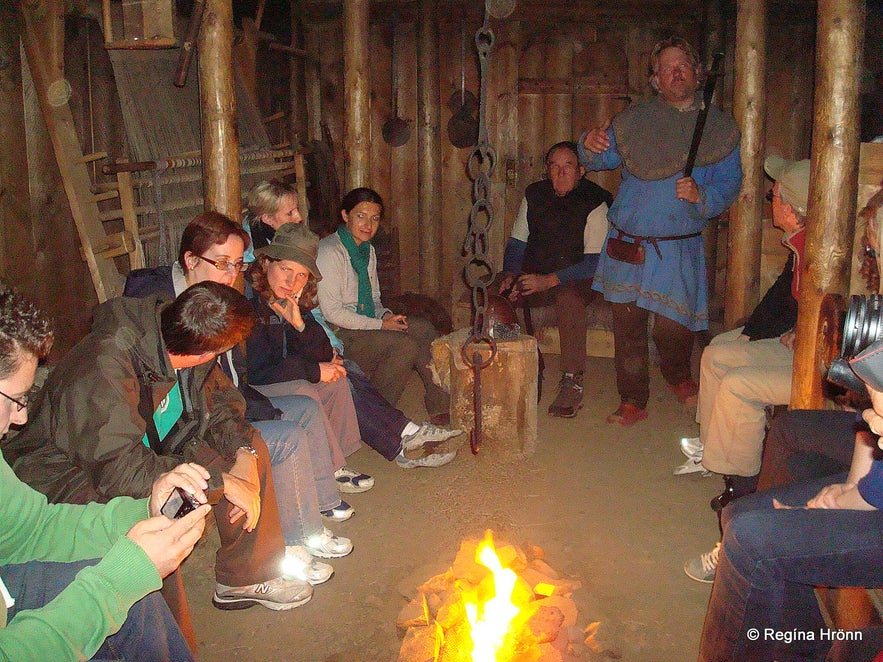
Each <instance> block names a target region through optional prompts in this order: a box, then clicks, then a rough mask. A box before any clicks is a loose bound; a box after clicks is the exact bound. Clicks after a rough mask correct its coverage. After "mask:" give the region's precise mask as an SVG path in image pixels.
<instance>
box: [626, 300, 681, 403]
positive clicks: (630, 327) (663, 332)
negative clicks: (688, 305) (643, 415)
mask: <svg viewBox="0 0 883 662" xmlns="http://www.w3.org/2000/svg"><path fill="white" fill-rule="evenodd" d="M612 309H613V346H614V351H615V352H616V358H615V360H614V364H615V366H616V388H617V390H618V391H619V400H620V402H622V403H623V404H625V403H628V404H631V405H634V406H636V407H639V408H640V409H646V407H647V401H648V400H649V399H650V372H649V363H650V352H649V346H648V341H649V338H648V333H647V323H648V321H649V319H650V311H649V310H645V309H644V308H640V307H639V306H637V305H636V304H635V303H634V302H631V303H614V304H612ZM694 338H695V334H694V333H693V332H692V331H690V330H689V329H688V328H687V327H685V326H683V325H681V324H678V323H677V322H675V321H673V320H670V319H668V318H667V317H663V316H662V315H654V320H653V342H654V343H656V349H658V350H659V369H660V370H661V371H662V376H663V377H664V378H665V381H667V382H668V383H669V384H671V385H672V386H676V385H677V384H680V383H681V382H684V381H686V380H688V379H690V378H691V373H690V357H691V356H692V354H693V340H694Z"/></svg>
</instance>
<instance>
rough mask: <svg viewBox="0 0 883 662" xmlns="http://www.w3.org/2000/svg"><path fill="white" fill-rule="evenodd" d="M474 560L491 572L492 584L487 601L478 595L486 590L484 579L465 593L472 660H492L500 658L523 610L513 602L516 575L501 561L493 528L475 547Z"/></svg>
mask: <svg viewBox="0 0 883 662" xmlns="http://www.w3.org/2000/svg"><path fill="white" fill-rule="evenodd" d="M475 560H476V562H478V563H480V564H481V565H483V566H485V567H486V568H488V569H489V570H490V571H491V576H490V578H489V579H490V580H491V582H492V584H491V585H490V586H487V587H486V588H487V594H488V595H487V598H486V599H485V600H484V601H482V600H480V599H479V597H478V593H479V591H480V590H482V592H484V588H485V587H484V584H485V582H482V586H479V588H478V589H476V590H475V591H471V592H470V594H469V595H466V596H464V603H465V608H466V616H467V618H468V619H469V624H470V626H471V636H472V651H471V653H472V660H473V662H489V661H492V660H497V659H498V654H499V653H500V651H501V650H503V647H504V642H505V639H506V636H507V635H508V634H509V632H510V630H511V629H512V625H513V621H514V620H515V618H516V617H517V615H518V613H519V611H520V607H519V606H518V605H517V604H515V603H514V602H513V601H512V597H513V593H514V590H515V582H516V580H517V575H516V574H515V573H514V572H513V571H512V570H510V569H509V568H504V567H503V565H502V563H500V558H499V557H498V556H497V553H496V550H495V548H494V540H493V536H492V534H491V532H490V531H488V532H487V533H486V534H485V539H484V540H482V541H481V542H480V543H479V545H478V547H477V548H476V550H475Z"/></svg>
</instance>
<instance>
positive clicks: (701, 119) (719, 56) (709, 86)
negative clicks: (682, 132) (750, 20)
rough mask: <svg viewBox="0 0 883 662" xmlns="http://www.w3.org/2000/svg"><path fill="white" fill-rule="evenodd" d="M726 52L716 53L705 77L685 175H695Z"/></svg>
mask: <svg viewBox="0 0 883 662" xmlns="http://www.w3.org/2000/svg"><path fill="white" fill-rule="evenodd" d="M723 62H724V54H723V53H715V54H714V60H713V61H712V63H711V70H710V71H709V72H708V76H707V78H706V79H705V90H704V91H703V92H702V101H703V103H702V109H701V110H700V111H699V115H698V116H697V117H696V127H695V128H694V129H693V142H692V143H690V151H689V152H688V153H687V164H686V165H685V166H684V177H691V176H692V175H693V166H694V165H695V164H696V154H698V152H699V143H700V142H702V132H703V131H704V130H705V120H706V119H707V118H708V109H709V108H710V107H711V98H712V97H713V96H714V86H715V84H716V83H717V79H718V78H720V77H721V76H723V74H724V71H723Z"/></svg>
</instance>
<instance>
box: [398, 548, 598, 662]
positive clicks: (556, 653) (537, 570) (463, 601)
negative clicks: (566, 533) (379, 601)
mask: <svg viewBox="0 0 883 662" xmlns="http://www.w3.org/2000/svg"><path fill="white" fill-rule="evenodd" d="M544 557H545V554H544V553H543V550H542V549H541V548H539V547H536V546H528V547H526V548H525V549H522V548H520V547H516V546H514V545H508V544H506V545H501V546H500V547H499V548H498V549H494V545H493V539H492V536H491V532H490V531H488V532H487V535H486V537H485V539H484V540H483V541H478V540H465V541H463V542H462V543H461V545H460V549H459V550H458V552H457V555H456V557H455V559H454V562H453V563H452V565H451V568H450V569H449V570H447V571H446V572H443V573H441V574H438V575H435V576H433V577H431V578H429V579H428V580H426V581H425V582H424V583H423V584H421V585H420V586H418V587H417V589H416V596H415V597H414V598H413V599H412V600H410V602H408V604H406V605H405V606H404V607H403V608H402V610H401V612H400V613H399V616H398V618H397V619H396V625H397V627H398V628H399V630H400V631H401V632H403V634H404V637H403V640H402V645H401V648H400V650H399V657H398V660H399V662H477V661H481V662H555V661H562V662H563V661H564V660H566V659H574V658H575V657H580V656H581V654H582V652H584V651H585V650H586V649H585V645H584V644H588V645H589V649H590V650H593V651H595V652H598V648H596V646H597V644H596V643H595V642H594V635H595V633H596V630H597V627H598V624H597V623H593V624H591V625H589V626H588V627H586V628H585V629H582V628H579V627H577V620H578V612H577V607H576V603H575V602H574V601H573V600H572V599H571V597H570V596H571V594H572V593H573V592H574V591H575V590H577V589H578V588H580V582H579V581H575V580H571V579H566V578H562V577H561V576H560V575H559V574H558V573H557V572H556V571H555V570H554V569H553V568H552V567H551V566H550V565H549V564H548V563H546V561H545V560H544ZM586 634H588V635H589V636H588V638H587V637H586Z"/></svg>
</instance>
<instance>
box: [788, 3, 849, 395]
mask: <svg viewBox="0 0 883 662" xmlns="http://www.w3.org/2000/svg"><path fill="white" fill-rule="evenodd" d="M817 11H818V27H817V30H816V35H817V36H816V94H815V104H814V109H813V135H812V154H811V161H812V164H811V171H810V172H811V175H810V182H809V208H808V210H807V219H806V225H807V236H806V250H805V252H804V259H803V264H802V266H801V269H800V300H799V303H798V315H797V327H796V331H797V338H796V342H795V344H794V373H793V378H792V381H791V406H792V407H798V408H801V409H818V408H820V407H821V406H822V404H823V396H822V380H823V379H824V370H825V366H824V365H823V363H824V362H823V360H822V352H823V350H824V349H825V348H824V347H820V346H819V342H818V338H817V336H818V325H819V316H820V315H819V312H820V310H821V304H822V299H823V298H824V296H825V295H826V294H828V293H834V294H846V293H847V291H848V287H849V267H850V255H851V247H852V243H853V234H854V230H855V206H856V192H857V190H858V162H859V134H858V129H857V127H858V119H859V67H860V66H861V53H862V44H863V41H864V31H865V29H864V3H858V2H854V0H820V1H819V3H818V10H817Z"/></svg>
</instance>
